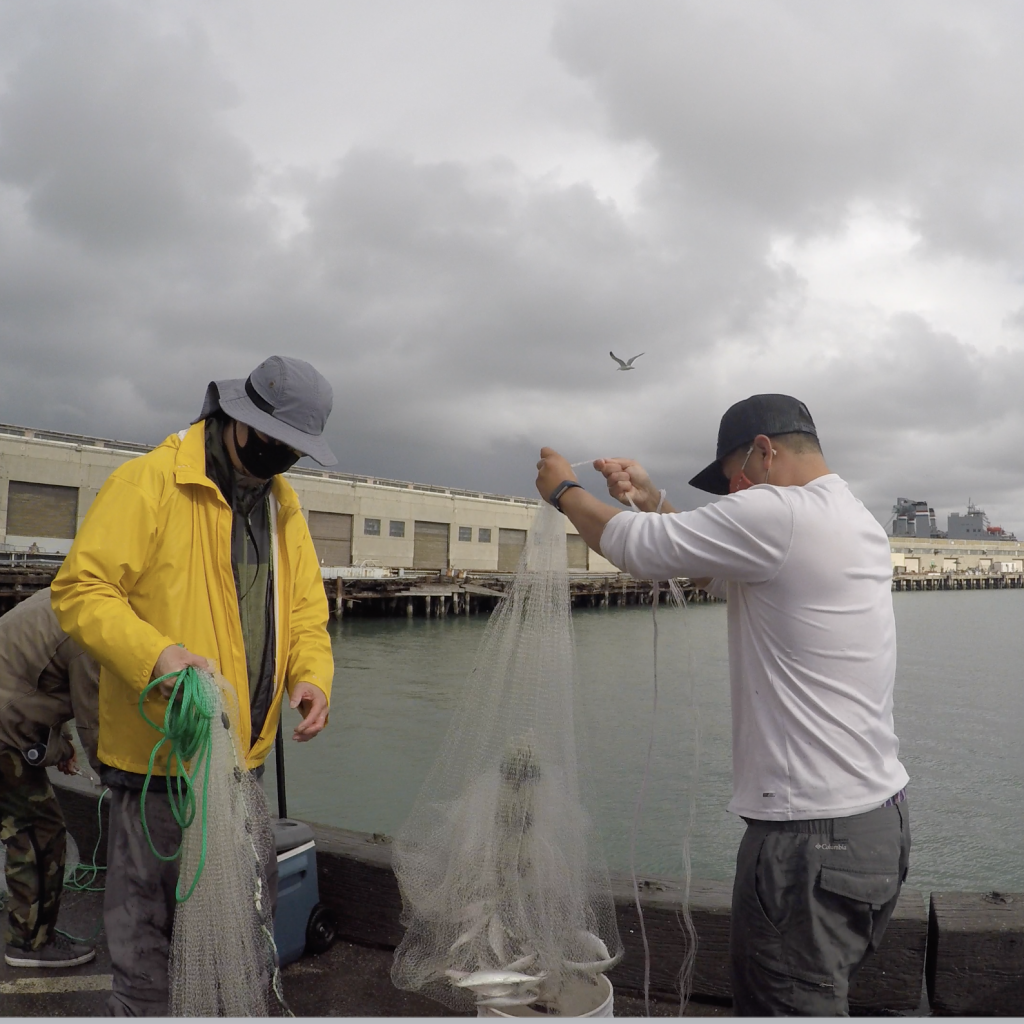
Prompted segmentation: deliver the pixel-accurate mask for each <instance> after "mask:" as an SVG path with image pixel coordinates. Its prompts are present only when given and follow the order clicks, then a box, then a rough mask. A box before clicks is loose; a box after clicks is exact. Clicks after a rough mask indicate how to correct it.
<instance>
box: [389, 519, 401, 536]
mask: <svg viewBox="0 0 1024 1024" xmlns="http://www.w3.org/2000/svg"><path fill="white" fill-rule="evenodd" d="M388 534H389V536H391V537H404V536H405V523H404V522H403V521H402V520H399V519H392V520H391V526H390V528H389V529H388Z"/></svg>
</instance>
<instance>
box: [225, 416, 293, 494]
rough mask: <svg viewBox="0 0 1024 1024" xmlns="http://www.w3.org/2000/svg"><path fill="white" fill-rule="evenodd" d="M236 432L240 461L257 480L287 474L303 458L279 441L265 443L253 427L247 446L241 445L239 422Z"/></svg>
mask: <svg viewBox="0 0 1024 1024" xmlns="http://www.w3.org/2000/svg"><path fill="white" fill-rule="evenodd" d="M234 432H235V434H234V437H235V451H237V452H238V461H239V462H241V463H242V465H243V466H244V467H245V471H246V472H247V473H248V474H249V475H250V476H254V477H256V479H257V480H269V479H270V478H271V477H272V476H277V474H278V473H286V472H287V471H288V470H289V469H291V468H292V466H294V465H295V463H296V462H298V461H299V459H300V458H301V457H302V456H301V455H296V454H295V452H293V451H292V450H291V448H289V447H288V446H287V445H284V444H281V443H280V442H279V441H264V440H263V438H262V437H260V436H259V434H257V433H256V431H255V430H253V428H252V427H250V428H249V436H248V437H247V438H246V441H245V444H244V445H243V444H239V443H238V421H237V420H236V421H235V425H234Z"/></svg>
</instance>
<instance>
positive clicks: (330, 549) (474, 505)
mask: <svg viewBox="0 0 1024 1024" xmlns="http://www.w3.org/2000/svg"><path fill="white" fill-rule="evenodd" d="M149 450H150V449H149V446H147V445H141V444H132V443H129V442H124V441H111V440H108V439H106V438H99V437H88V436H84V435H79V434H63V433H57V432H53V431H46V430H31V429H28V428H26V427H18V426H10V425H7V424H0V528H2V532H0V547H2V549H3V550H5V551H28V550H30V549H31V550H36V551H39V552H46V553H56V554H66V553H67V551H68V550H69V549H70V547H71V541H72V540H73V539H74V536H75V532H76V531H77V529H78V525H79V523H81V521H82V519H83V517H84V516H85V513H86V512H87V511H88V509H89V506H90V505H91V504H92V501H93V499H94V498H95V497H96V494H97V493H98V492H99V489H100V487H102V486H103V482H104V481H105V480H106V478H107V476H108V475H109V474H110V473H111V472H112V471H113V470H114V469H116V468H117V467H118V466H120V465H121V464H122V463H123V462H126V461H127V460H128V459H132V458H135V457H136V456H138V455H141V454H143V453H145V452H147V451H149ZM286 476H287V478H288V482H289V483H290V484H291V485H292V486H293V487H294V488H295V490H296V491H297V492H298V495H299V500H300V501H301V502H302V507H303V511H304V512H305V515H306V519H307V522H308V523H309V531H310V533H311V535H312V537H313V543H314V545H315V546H316V550H317V553H318V554H319V556H320V562H321V565H323V566H324V567H336V566H360V565H366V564H369V565H376V566H384V567H390V568H396V569H417V570H433V569H437V570H445V569H449V568H451V569H468V570H471V571H475V572H495V571H497V572H512V571H513V570H514V569H515V566H516V562H517V561H518V560H519V555H520V553H521V552H522V549H523V545H524V544H525V543H526V533H527V530H528V529H529V527H530V523H531V522H532V520H533V516H534V513H535V512H536V510H537V508H538V505H539V501H537V500H534V499H529V498H514V497H506V496H503V495H497V494H482V493H478V492H475V491H463V490H457V489H455V488H446V487H434V486H430V485H427V484H414V483H405V482H402V481H397V480H378V479H375V478H373V477H364V476H353V475H351V474H347V473H334V472H326V471H321V470H315V469H295V470H292V471H291V472H289V473H287V474H286ZM566 544H567V546H568V557H569V567H570V568H571V569H575V570H579V571H582V572H586V571H590V572H599V573H615V572H617V570H616V569H615V567H614V566H613V565H612V564H611V563H610V562H608V561H606V560H605V559H604V558H602V557H601V556H600V555H597V554H595V553H594V552H592V551H590V550H589V549H588V548H587V546H586V544H585V543H584V542H583V538H582V537H580V536H578V535H577V534H576V533H575V532H574V531H573V530H572V527H571V525H570V524H569V521H568V520H566Z"/></svg>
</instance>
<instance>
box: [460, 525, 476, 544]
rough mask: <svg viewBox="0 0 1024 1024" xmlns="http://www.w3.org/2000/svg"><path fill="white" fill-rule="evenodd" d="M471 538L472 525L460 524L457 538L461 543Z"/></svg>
mask: <svg viewBox="0 0 1024 1024" xmlns="http://www.w3.org/2000/svg"><path fill="white" fill-rule="evenodd" d="M472 539H473V527H472V526H460V527H459V540H460V541H461V542H462V543H465V542H466V541H469V540H472Z"/></svg>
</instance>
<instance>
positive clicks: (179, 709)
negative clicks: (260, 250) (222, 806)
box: [139, 665, 218, 903]
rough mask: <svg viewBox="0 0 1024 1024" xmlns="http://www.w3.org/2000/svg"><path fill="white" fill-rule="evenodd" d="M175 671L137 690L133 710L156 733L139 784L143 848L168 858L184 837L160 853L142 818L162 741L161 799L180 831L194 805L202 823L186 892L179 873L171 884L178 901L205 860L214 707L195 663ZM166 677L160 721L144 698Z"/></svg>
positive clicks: (194, 881)
mask: <svg viewBox="0 0 1024 1024" xmlns="http://www.w3.org/2000/svg"><path fill="white" fill-rule="evenodd" d="M175 675H176V674H175V673H174V672H168V673H167V675H163V676H160V677H159V678H158V679H154V680H153V681H152V682H151V683H150V684H149V685H148V686H147V687H146V688H145V689H144V690H143V691H142V693H141V695H140V696H139V714H140V715H142V717H143V718H144V719H145V720H146V721H147V722H148V723H149V724H150V725H151V726H152V727H153V728H154V729H156V731H157V732H158V733H160V739H159V740H158V741H157V742H156V743H155V744H154V745H153V750H152V751H151V753H150V755H149V767H148V769H147V771H146V781H145V782H144V783H143V785H142V800H141V802H140V810H141V818H142V830H143V832H144V833H145V836H146V842H148V843H149V848H150V849H151V850H152V851H153V856H154V857H157V858H158V859H159V860H162V861H172V860H176V859H177V858H178V857H180V856H181V847H182V843H183V842H184V837H182V842H181V843H178V846H177V848H176V849H175V850H174V852H173V853H171V854H169V855H167V854H162V853H160V851H159V850H157V848H156V847H155V846H154V845H153V838H152V836H151V835H150V833H149V826H148V825H147V823H146V794H147V793H148V792H149V784H150V782H151V781H152V778H153V766H154V764H156V759H157V755H158V754H159V753H160V751H161V749H162V748H163V747H164V745H165V744H166V745H169V749H168V751H167V758H166V762H165V773H166V778H167V799H168V802H169V803H170V805H171V814H172V815H173V817H174V820H175V821H176V822H177V823H178V826H179V827H180V828H181V830H182V832H184V831H185V829H187V828H189V827H191V825H192V823H193V822H194V821H195V820H196V814H197V811H198V812H199V814H200V827H201V829H202V846H201V848H200V853H199V863H198V864H197V866H196V873H195V876H194V877H193V879H192V883H191V885H190V886H189V888H188V892H187V893H185V895H184V896H183V895H182V886H181V881H182V880H181V878H180V877H179V878H178V884H177V886H176V887H175V890H174V898H175V900H177V902H178V903H184V902H185V901H186V900H187V899H188V898H189V897H190V896H191V895H192V893H193V892H195V888H196V885H197V884H198V882H199V877H200V875H202V873H203V867H204V865H205V864H206V807H207V800H206V795H207V790H208V788H209V784H210V742H211V741H210V728H211V722H212V721H213V718H214V716H215V715H216V714H217V710H218V709H217V698H216V691H215V688H214V687H213V686H211V685H210V684H209V683H207V682H205V681H204V679H203V677H202V676H201V675H200V674H199V672H197V671H196V669H195V668H193V667H192V666H191V665H189V666H188V667H186V668H185V669H183V670H182V671H181V672H179V673H177V675H176V678H175ZM171 678H174V686H173V688H172V689H171V695H170V697H169V698H168V701H167V709H166V710H165V711H164V720H163V724H162V725H160V724H158V723H156V722H154V721H153V720H152V719H151V718H150V717H149V715H147V714H146V708H145V701H146V698H147V697H148V696H149V694H150V693H151V692H152V691H153V690H154V689H155V688H156V687H158V686H159V685H160V684H161V683H162V682H164V680H166V679H171ZM172 771H173V774H172ZM200 774H201V775H202V781H201V789H202V802H201V806H199V805H197V802H196V790H197V788H199V786H200V784H199V783H198V780H199V777H200Z"/></svg>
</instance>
